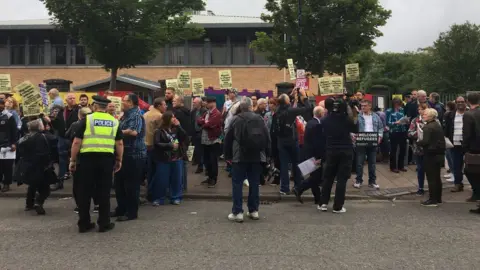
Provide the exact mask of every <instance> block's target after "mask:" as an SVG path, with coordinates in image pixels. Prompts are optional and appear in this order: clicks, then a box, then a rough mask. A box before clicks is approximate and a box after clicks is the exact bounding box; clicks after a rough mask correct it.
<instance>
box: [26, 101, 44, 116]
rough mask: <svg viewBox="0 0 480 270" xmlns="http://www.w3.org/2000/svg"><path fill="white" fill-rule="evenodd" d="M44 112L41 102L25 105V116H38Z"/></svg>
mask: <svg viewBox="0 0 480 270" xmlns="http://www.w3.org/2000/svg"><path fill="white" fill-rule="evenodd" d="M41 113H43V111H42V107H41V106H40V105H39V104H33V105H30V106H24V107H23V116H37V115H40V114H41Z"/></svg>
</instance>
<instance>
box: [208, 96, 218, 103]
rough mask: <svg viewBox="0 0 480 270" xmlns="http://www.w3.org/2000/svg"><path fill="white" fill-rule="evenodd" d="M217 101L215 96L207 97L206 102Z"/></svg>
mask: <svg viewBox="0 0 480 270" xmlns="http://www.w3.org/2000/svg"><path fill="white" fill-rule="evenodd" d="M212 102H217V98H216V97H207V103H212Z"/></svg>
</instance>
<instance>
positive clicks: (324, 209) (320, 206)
mask: <svg viewBox="0 0 480 270" xmlns="http://www.w3.org/2000/svg"><path fill="white" fill-rule="evenodd" d="M317 210H320V211H322V212H327V211H328V208H327V205H326V204H322V205H317Z"/></svg>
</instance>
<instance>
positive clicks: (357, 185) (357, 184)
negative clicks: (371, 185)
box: [353, 182, 362, 188]
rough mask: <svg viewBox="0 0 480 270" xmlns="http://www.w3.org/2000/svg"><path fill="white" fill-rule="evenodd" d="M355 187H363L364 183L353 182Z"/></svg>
mask: <svg viewBox="0 0 480 270" xmlns="http://www.w3.org/2000/svg"><path fill="white" fill-rule="evenodd" d="M353 187H354V188H361V187H362V183H358V182H355V184H353Z"/></svg>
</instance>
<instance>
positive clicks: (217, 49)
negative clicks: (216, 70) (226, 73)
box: [212, 42, 228, 65]
mask: <svg viewBox="0 0 480 270" xmlns="http://www.w3.org/2000/svg"><path fill="white" fill-rule="evenodd" d="M227 53H228V52H227V43H226V42H222V43H220V42H215V43H214V42H212V65H226V64H227Z"/></svg>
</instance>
